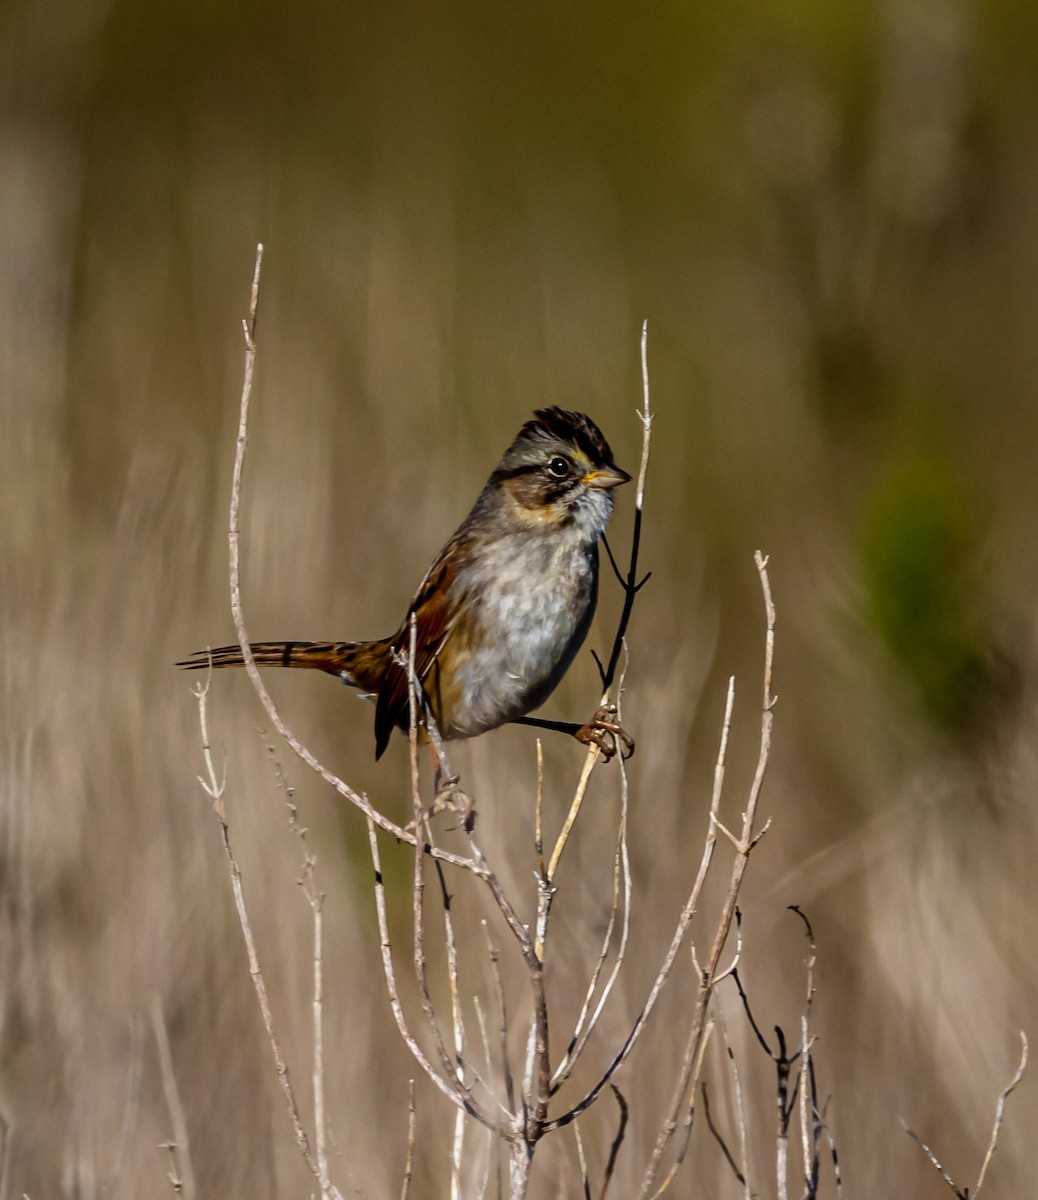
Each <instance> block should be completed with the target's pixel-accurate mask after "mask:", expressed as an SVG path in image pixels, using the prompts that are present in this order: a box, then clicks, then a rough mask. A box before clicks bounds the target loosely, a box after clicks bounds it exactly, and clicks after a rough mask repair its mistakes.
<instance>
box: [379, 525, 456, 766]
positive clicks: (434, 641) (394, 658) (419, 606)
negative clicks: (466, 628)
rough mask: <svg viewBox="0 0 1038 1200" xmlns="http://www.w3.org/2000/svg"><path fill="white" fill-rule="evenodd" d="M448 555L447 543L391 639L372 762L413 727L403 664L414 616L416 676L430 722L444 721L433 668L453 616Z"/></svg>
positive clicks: (449, 556) (380, 696) (407, 652)
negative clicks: (395, 734)
mask: <svg viewBox="0 0 1038 1200" xmlns="http://www.w3.org/2000/svg"><path fill="white" fill-rule="evenodd" d="M450 550H451V544H448V546H447V547H446V548H445V549H444V551H443V552H442V553H441V555H440V557H439V558H438V559H437V560H436V562H435V563H434V564H433V566H432V568H431V569H430V571H429V573H428V574H427V575H426V577H425V578H424V579H423V580H422V584H421V586H420V587H419V589H418V594H417V595H416V596H415V598H414V601H413V602H412V604H411V607H410V609H409V610H408V613H407V617H406V619H405V621H404V623H403V625H401V627H400V628H399V629H398V630H397V632H396V633H395V634H394V635H393V636H392V637H391V638H390V639H389V642H388V644H389V646H390V648H391V649H390V657H389V661H388V662H387V664H386V668H385V674H384V675H383V678H382V683H381V685H380V686H379V688H378V703H377V705H376V708H375V758H376V759H379V758H381V757H382V753H383V751H384V750H385V748H386V746H388V745H389V737H390V734H391V733H392V732H393V729H394V727H395V728H398V729H403V730H407V729H408V728H410V724H411V712H410V705H409V703H408V698H407V690H408V688H407V661H408V658H409V657H410V654H411V614H412V613H413V614H414V617H415V656H414V669H415V675H416V676H417V678H418V681H419V682H420V683H421V685H422V688H423V691H424V693H425V697H426V699H427V700H428V702H429V704H430V706H431V707H432V711H433V717H434V719H435V720H436V721H437V723H440V722H441V721H442V716H441V712H440V705H439V703H438V696H437V692H438V688H437V686H436V683H437V672H436V670H435V667H436V659H437V656H438V655H439V653H440V651H441V649H442V648H443V643H444V641H445V640H446V638H447V636H448V635H449V633H450V630H451V624H452V622H453V617H454V612H453V610H452V607H451V605H450V602H449V596H450V589H449V587H448V581H449V574H450V570H451V561H452V560H451V554H450Z"/></svg>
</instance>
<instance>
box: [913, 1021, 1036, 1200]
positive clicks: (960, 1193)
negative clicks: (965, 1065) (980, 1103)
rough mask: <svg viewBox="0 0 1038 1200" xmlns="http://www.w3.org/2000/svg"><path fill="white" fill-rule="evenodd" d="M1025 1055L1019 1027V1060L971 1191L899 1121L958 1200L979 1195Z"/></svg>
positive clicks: (1001, 1096) (1002, 1097)
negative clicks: (950, 1173) (957, 1181)
mask: <svg viewBox="0 0 1038 1200" xmlns="http://www.w3.org/2000/svg"><path fill="white" fill-rule="evenodd" d="M1027 1055H1028V1042H1027V1034H1026V1033H1024V1031H1023V1030H1022V1029H1021V1030H1020V1062H1019V1063H1018V1064H1017V1068H1016V1071H1015V1072H1014V1073H1013V1078H1012V1079H1010V1081H1009V1082H1008V1083H1007V1084H1006V1086H1005V1087H1004V1088H1003V1089H1002V1091H1001V1093H1000V1094H999V1097H998V1102H997V1103H996V1105H995V1124H994V1126H993V1127H992V1130H991V1137H990V1139H989V1140H988V1147H987V1151H986V1153H985V1155H984V1161H983V1163H981V1166H980V1174H979V1175H978V1177H977V1186H976V1187H975V1188H974V1189H973V1191H972V1192H971V1191H970V1190H969V1188H960V1187H959V1185H958V1184H957V1183H956V1182H955V1180H954V1179H952V1177H951V1175H949V1174H948V1172H947V1171H946V1170H945V1169H944V1167H943V1166H941V1163H940V1161H939V1160H938V1158H937V1155H936V1154H934V1152H933V1151H932V1150H931V1149H930V1147H929V1146H928V1145H927V1144H926V1143H925V1142H924V1141H923V1140H922V1138H921V1137H920V1136H919V1135H918V1134H917V1133H915V1132H914V1131H913V1130H911V1129H909V1127H908V1126H907V1125H906V1124H905V1122H904V1120H902V1121H901V1127H902V1128H903V1129H904V1131H905V1133H907V1134H908V1136H909V1137H910V1138H911V1139H912V1140H913V1141H914V1142H915V1143H916V1144H917V1145H918V1146H919V1147H920V1149H921V1150H922V1151H923V1153H924V1154H925V1155H926V1157H927V1158H928V1159H929V1160H930V1162H932V1163H933V1165H934V1168H935V1169H936V1170H937V1171H938V1173H939V1174H940V1176H941V1178H942V1179H943V1180H944V1182H945V1183H946V1184H947V1185H948V1186H949V1187H950V1188H951V1190H952V1191H953V1192H954V1193H955V1195H956V1196H957V1197H958V1200H976V1198H977V1196H979V1195H980V1189H981V1188H982V1187H983V1186H984V1180H985V1178H986V1176H987V1171H988V1166H989V1164H990V1163H991V1158H992V1155H993V1154H994V1153H995V1149H996V1147H997V1146H998V1137H999V1134H1000V1133H1001V1131H1002V1118H1003V1117H1004V1116H1005V1110H1006V1100H1007V1099H1008V1098H1009V1095H1010V1093H1011V1092H1012V1091H1013V1089H1014V1088H1015V1087H1016V1085H1017V1084H1018V1083H1019V1082H1020V1080H1021V1079H1023V1077H1024V1071H1025V1070H1026V1069H1027Z"/></svg>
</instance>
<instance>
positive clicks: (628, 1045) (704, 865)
mask: <svg viewBox="0 0 1038 1200" xmlns="http://www.w3.org/2000/svg"><path fill="white" fill-rule="evenodd" d="M734 703H735V680H734V679H729V681H728V693H727V698H726V700H725V714H724V720H723V722H722V726H721V743H720V747H719V749H718V753H717V762H716V763H715V766H714V792H713V796H712V799H711V806H710V813H709V814H708V820H707V833H706V838H705V841H704V844H703V855H702V858H701V859H700V863H699V870H698V872H697V873H696V878H695V882H694V883H693V885H692V890H691V892H689V895H688V899H687V900H686V901H685V906H684V908H682V910H681V913H680V915H679V917H678V923H677V927H676V928H675V930H674V934H673V936H672V938H671V940H670V945H669V946H668V947H667V952H666V954H665V955H664V958H663V964H662V966H661V967H660V969H659V972H658V973H657V975H656V978H655V980H653V983H652V987H651V988H650V989H649V995H648V997H647V998H646V1001H645V1003H644V1004H643V1005H642V1009H641V1012H640V1013H639V1014H638V1016H637V1018H636V1019H635V1022H634V1025H633V1026H632V1028H631V1032H630V1033H629V1034H628V1035H627V1039H626V1040H625V1041H624V1043H623V1045H622V1046H621V1047H620V1049H619V1051H618V1052H617V1053H616V1055H615V1056H614V1058H613V1060H612V1062H611V1063H610V1064H609V1066H608V1067H607V1068H606V1070H605V1072H604V1073H603V1074H602V1076H601V1078H600V1079H599V1081H598V1082H597V1083H596V1084H595V1085H594V1086H593V1087H592V1088H591V1089H590V1090H589V1091H588V1092H587V1093H586V1094H585V1095H584V1097H583V1099H582V1100H580V1101H579V1102H578V1103H577V1104H575V1105H574V1106H573V1107H572V1108H571V1109H570V1110H569V1112H567V1113H564V1114H563V1115H562V1116H560V1117H558V1118H556V1119H555V1120H554V1121H552V1122H550V1123H549V1125H548V1127H547V1128H548V1129H549V1130H551V1129H553V1128H559V1127H561V1126H562V1125H566V1124H568V1123H569V1122H570V1121H572V1120H574V1119H575V1118H576V1117H578V1116H580V1114H581V1113H582V1112H585V1111H586V1110H587V1109H588V1108H589V1107H590V1106H591V1105H592V1104H593V1103H594V1102H595V1100H596V1099H597V1098H598V1095H599V1093H600V1092H601V1090H602V1088H604V1087H605V1085H606V1084H607V1083H608V1082H609V1080H610V1079H611V1078H612V1076H613V1075H614V1074H615V1073H616V1072H617V1070H619V1068H620V1067H621V1066H622V1065H623V1063H624V1062H625V1060H626V1059H627V1056H628V1055H629V1054H630V1052H631V1050H632V1049H633V1047H634V1045H635V1043H636V1042H637V1040H638V1038H639V1036H640V1035H641V1032H642V1030H643V1029H644V1028H645V1025H646V1023H647V1022H648V1020H649V1017H650V1016H651V1015H652V1012H653V1010H654V1009H655V1007H656V1002H657V1001H658V999H659V996H660V993H661V992H662V990H663V985H664V984H665V983H666V981H667V978H668V976H669V975H670V971H671V968H672V967H673V965H674V960H675V959H676V958H677V955H678V951H679V950H680V948H681V944H682V942H683V941H684V939H685V934H686V933H687V932H688V927H689V925H690V923H691V921H692V917H693V915H694V913H695V911H696V906H697V905H698V903H699V896H700V893H701V892H702V890H703V884H704V883H705V881H706V877H707V874H708V872H709V870H710V864H711V861H712V860H713V853H714V846H715V844H716V841H717V835H716V834H715V832H714V826H713V820H714V818H715V817H716V815H717V806H718V804H719V803H720V799H721V790H722V787H723V783H724V772H725V756H726V755H727V752H728V736H729V733H730V730H731V723H732V709H733V706H734Z"/></svg>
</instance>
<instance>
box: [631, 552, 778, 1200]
mask: <svg viewBox="0 0 1038 1200" xmlns="http://www.w3.org/2000/svg"><path fill="white" fill-rule="evenodd" d="M754 562H755V564H756V567H757V574H758V576H759V579H760V586H761V595H762V598H763V601H764V613H765V638H764V672H763V675H764V679H763V689H762V690H763V697H762V704H761V730H760V747H759V750H758V754H757V767H756V770H755V772H754V777H753V782H752V783H751V785H750V791H749V796H748V799H747V802H746V808H745V811H744V812H743V822H742V836H741V839H740V846H739V848H738V852H737V853H736V856H735V859H734V861H733V863H732V872H731V876H730V880H729V884H728V894H727V895H726V897H725V900H724V903H723V905H722V908H721V915H720V917H719V919H718V923H717V929H716V932H715V934H714V940H713V943H712V945H711V947H710V953H709V955H708V957H707V961H706V965H705V967H704V969H703V973H702V975H701V976H700V981H699V988H698V992H697V996H696V1004H695V1009H694V1012H693V1017H692V1022H691V1025H690V1029H689V1036H688V1041H687V1042H686V1045H685V1053H684V1056H683V1059H682V1065H681V1072H680V1075H679V1077H678V1081H677V1083H676V1085H675V1087H674V1092H673V1095H672V1097H671V1102H670V1106H669V1108H668V1110H667V1116H666V1118H665V1120H664V1122H663V1125H662V1127H661V1129H660V1133H659V1136H658V1137H657V1140H656V1145H655V1147H654V1148H653V1152H652V1155H651V1157H650V1159H649V1163H648V1166H647V1167H646V1170H645V1175H644V1178H643V1180H642V1187H641V1190H640V1192H639V1198H640V1200H641V1198H644V1197H645V1196H647V1195H648V1193H649V1189H650V1188H651V1187H652V1182H653V1180H654V1179H655V1177H656V1174H657V1172H658V1170H659V1165H660V1161H661V1160H662V1157H663V1153H664V1150H665V1148H666V1146H667V1144H668V1142H669V1141H670V1139H671V1138H672V1137H673V1135H674V1131H675V1130H676V1128H677V1123H678V1114H679V1113H680V1111H681V1108H682V1106H683V1104H684V1097H685V1095H686V1094H687V1090H688V1080H689V1079H690V1077H691V1075H692V1071H693V1069H694V1064H695V1061H696V1056H697V1050H698V1046H699V1042H700V1041H701V1039H702V1036H703V1030H704V1028H705V1025H706V1020H707V1010H708V1007H709V1003H710V999H711V996H712V995H713V990H714V987H715V986H716V983H717V972H718V968H719V964H720V961H721V954H722V952H723V951H724V947H725V943H726V942H727V941H728V935H729V932H730V930H731V926H732V921H733V920H734V918H735V912H736V907H737V904H738V899H739V892H740V889H741V888H742V881H743V877H744V875H745V874H746V867H747V865H748V863H749V858H750V853H751V851H752V850H753V848H754V846H756V844H757V842H758V841H759V835H756V836H755V835H754V828H755V824H756V819H757V807H758V804H759V801H760V795H761V789H762V788H763V786H764V777H765V773H766V771H767V766H768V759H769V756H770V753H771V731H772V726H773V724H774V707H775V697H774V696H773V695H772V691H771V682H772V670H773V667H774V661H775V606H774V604H773V602H772V598H771V583H770V581H769V579H768V560H767V559H766V558H765V557H764V555H763V554H761V553H760V551H757V552H756V553H755V555H754ZM710 816H711V831H712V830H713V827H714V825H715V824H716V822H717V813H716V811H715V810H713V809H711V814H710ZM707 851H708V852H709V854H710V855H712V853H713V845H712V844H709V845H708V847H707ZM704 860H705V861H707V862H708V861H709V859H708V858H707V856H706V854H705V855H704Z"/></svg>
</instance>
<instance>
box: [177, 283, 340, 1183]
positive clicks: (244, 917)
mask: <svg viewBox="0 0 1038 1200" xmlns="http://www.w3.org/2000/svg"><path fill="white" fill-rule="evenodd" d="M257 270H258V268H257ZM253 316H255V313H253ZM211 677H212V670H211V669H210V672H209V674H208V675H207V676H206V681H205V683H204V684H198V685H196V686H195V688H194V694H195V697H196V699H197V700H198V724H199V729H200V731H201V735H202V756H203V760H204V762H205V765H206V775H207V778H205V779H203V778H202V777H201V776H199V782H200V783H201V785H202V787H203V789H204V790H205V792H206V794H207V795H208V796H209V799H210V800H211V801H212V805H213V811H214V813H215V814H216V818H217V821H218V822H219V825H220V837H221V841H222V843H223V849H224V855H225V857H226V859H227V868H228V871H229V872H230V876H231V891H232V892H233V894H234V907H235V910H236V911H237V914H238V925H239V926H240V928H241V931H242V937H243V938H244V940H245V951H246V954H247V955H248V960H249V975H250V977H251V978H252V985H253V989H254V990H255V992H256V999H257V1001H258V1002H259V1006H260V1014H261V1016H262V1017H263V1026H264V1028H265V1029H266V1031H267V1041H268V1042H269V1043H270V1050H271V1054H272V1055H273V1058H274V1070H275V1072H276V1074H277V1077H278V1082H279V1083H280V1085H281V1093H282V1096H283V1098H284V1101H285V1107H286V1109H287V1110H288V1115H289V1119H290V1121H291V1123H292V1131H293V1133H294V1134H295V1139H296V1145H297V1146H298V1147H299V1150H300V1153H301V1154H302V1156H303V1159H304V1160H305V1162H306V1165H307V1166H308V1167H309V1168H310V1170H311V1172H312V1173H313V1176H314V1178H315V1179H316V1180H317V1182H318V1183H319V1184H320V1186H321V1194H322V1196H324V1197H326V1198H327V1197H332V1198H334V1200H342V1197H341V1194H340V1192H339V1190H338V1188H336V1187H335V1186H334V1185H332V1184H329V1183H328V1181H327V1179H326V1178H322V1174H321V1168H320V1166H319V1165H318V1163H317V1160H316V1159H315V1158H314V1155H313V1152H312V1151H311V1149H310V1139H309V1138H308V1137H307V1135H306V1130H305V1129H304V1128H303V1123H302V1120H301V1119H300V1116H299V1105H298V1104H297V1103H296V1096H295V1090H294V1089H293V1087H292V1082H291V1080H290V1079H289V1076H288V1064H287V1063H286V1062H285V1058H284V1055H283V1054H282V1051H281V1042H280V1040H279V1039H278V1036H277V1031H276V1030H275V1028H274V1018H273V1015H272V1013H271V1009H270V1000H269V998H268V996H267V984H266V981H265V980H264V978H263V972H262V971H261V970H260V963H259V955H258V954H257V952H256V942H255V939H254V938H253V935H252V925H251V923H250V922H249V914H248V911H247V909H246V907H245V893H244V889H243V887H242V879H241V871H240V869H239V867H238V860H237V858H236V857H235V854H234V850H233V848H232V846H231V832H230V827H229V826H228V823H227V813H226V808H225V805H224V799H223V793H224V788H225V785H226V780H222V781H218V780H217V778H216V769H215V767H214V765H213V757H212V749H211V744H210V741H209V718H208V712H207V705H206V702H207V698H208V695H209V683H210V679H211Z"/></svg>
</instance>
